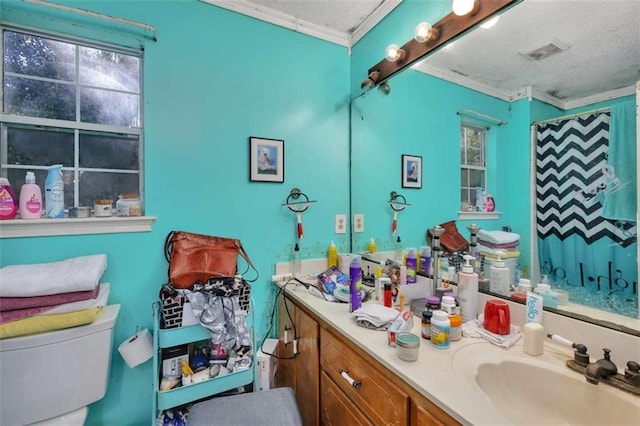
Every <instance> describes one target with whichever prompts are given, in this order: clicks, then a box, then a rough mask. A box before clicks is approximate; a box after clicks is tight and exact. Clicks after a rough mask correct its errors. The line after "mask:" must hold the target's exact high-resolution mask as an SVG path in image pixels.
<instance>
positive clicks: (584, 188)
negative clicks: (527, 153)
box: [536, 112, 638, 318]
mask: <svg viewBox="0 0 640 426" xmlns="http://www.w3.org/2000/svg"><path fill="white" fill-rule="evenodd" d="M609 123H610V113H609V112H604V113H602V112H601V113H592V114H587V115H581V116H577V117H573V118H570V119H566V120H562V121H557V122H552V123H544V124H538V126H537V141H536V188H537V194H536V195H537V197H536V199H537V205H536V222H537V224H536V225H537V235H538V239H537V243H538V256H539V262H540V272H541V274H544V275H546V276H547V277H548V279H549V280H550V282H551V283H552V284H553V287H556V288H560V289H562V290H565V291H567V292H568V293H569V296H570V301H574V302H576V303H581V304H587V305H590V306H593V307H597V308H600V309H605V310H608V311H612V312H616V313H620V314H623V315H627V316H633V317H636V318H637V314H638V283H637V281H638V267H637V262H636V255H637V247H636V245H637V241H636V226H635V225H636V224H635V223H631V222H625V221H620V220H612V219H606V218H604V217H603V216H602V210H603V200H604V197H606V195H607V194H610V193H612V192H614V191H617V190H619V188H620V187H621V185H622V183H621V180H620V178H619V177H618V176H616V173H615V168H614V167H613V166H612V165H611V164H609V163H608V162H607V152H608V149H609ZM633 143H635V141H633Z"/></svg>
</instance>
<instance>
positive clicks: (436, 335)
mask: <svg viewBox="0 0 640 426" xmlns="http://www.w3.org/2000/svg"><path fill="white" fill-rule="evenodd" d="M450 332H451V322H450V321H449V314H447V313H446V312H445V311H434V312H433V316H432V317H431V344H432V345H433V346H435V347H436V348H438V349H447V348H449V346H451V341H450V340H449V333H450Z"/></svg>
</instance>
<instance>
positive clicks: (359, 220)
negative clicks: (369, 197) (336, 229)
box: [353, 213, 364, 233]
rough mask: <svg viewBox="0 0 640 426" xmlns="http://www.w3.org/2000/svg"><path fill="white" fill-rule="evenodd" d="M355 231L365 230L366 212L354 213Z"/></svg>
mask: <svg viewBox="0 0 640 426" xmlns="http://www.w3.org/2000/svg"><path fill="white" fill-rule="evenodd" d="M353 232H356V233H359V232H364V214H363V213H357V214H354V215H353Z"/></svg>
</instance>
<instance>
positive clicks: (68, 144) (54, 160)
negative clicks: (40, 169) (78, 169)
mask: <svg viewBox="0 0 640 426" xmlns="http://www.w3.org/2000/svg"><path fill="white" fill-rule="evenodd" d="M7 163H8V164H11V165H25V166H50V165H52V164H62V165H64V166H65V167H71V166H73V132H71V131H68V130H61V129H56V128H53V127H45V128H43V129H24V128H20V127H9V128H8V129H7ZM22 172H23V171H21V173H22ZM20 180H21V181H24V176H22V177H21V178H20ZM42 183H44V181H42ZM39 185H41V184H40V183H39ZM41 186H42V185H41Z"/></svg>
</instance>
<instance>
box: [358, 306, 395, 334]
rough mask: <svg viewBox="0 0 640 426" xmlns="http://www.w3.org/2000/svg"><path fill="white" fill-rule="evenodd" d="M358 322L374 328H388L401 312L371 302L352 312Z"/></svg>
mask: <svg viewBox="0 0 640 426" xmlns="http://www.w3.org/2000/svg"><path fill="white" fill-rule="evenodd" d="M351 314H352V315H353V316H354V317H355V319H356V323H357V324H358V325H359V326H361V327H365V328H370V329H373V330H386V329H387V328H389V325H390V324H391V323H392V322H393V321H394V320H395V319H396V318H397V317H398V315H400V312H399V311H397V310H395V309H392V308H387V307H386V306H382V305H379V304H377V303H369V304H367V305H364V306H363V307H361V308H359V309H356V310H355V311H353V312H352V313H351Z"/></svg>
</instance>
